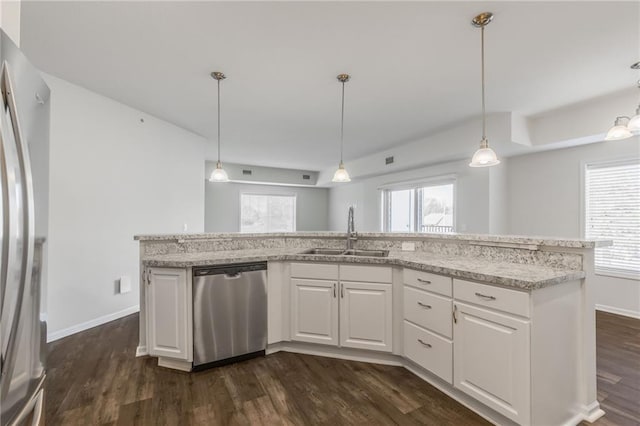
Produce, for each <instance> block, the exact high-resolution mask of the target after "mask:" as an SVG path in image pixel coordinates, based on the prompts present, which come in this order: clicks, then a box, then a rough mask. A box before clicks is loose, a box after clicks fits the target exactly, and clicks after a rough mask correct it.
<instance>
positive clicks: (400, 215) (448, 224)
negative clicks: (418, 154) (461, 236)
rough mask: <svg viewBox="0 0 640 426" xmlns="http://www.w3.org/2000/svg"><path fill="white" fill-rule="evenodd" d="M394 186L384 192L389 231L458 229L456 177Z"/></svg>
mask: <svg viewBox="0 0 640 426" xmlns="http://www.w3.org/2000/svg"><path fill="white" fill-rule="evenodd" d="M431 182H432V183H425V182H422V183H416V184H403V185H394V186H391V187H388V188H384V189H383V192H382V204H383V230H384V231H385V232H454V231H455V214H454V200H455V196H454V193H455V178H440V179H437V180H434V181H431Z"/></svg>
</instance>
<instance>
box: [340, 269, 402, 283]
mask: <svg viewBox="0 0 640 426" xmlns="http://www.w3.org/2000/svg"><path fill="white" fill-rule="evenodd" d="M340 280H341V281H361V282H369V283H391V282H392V281H393V278H392V273H391V268H390V267H388V266H362V265H340Z"/></svg>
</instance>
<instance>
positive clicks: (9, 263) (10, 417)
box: [0, 31, 49, 426]
mask: <svg viewBox="0 0 640 426" xmlns="http://www.w3.org/2000/svg"><path fill="white" fill-rule="evenodd" d="M0 67H1V70H0V89H1V92H2V102H1V107H2V108H1V110H2V111H1V113H0V145H1V149H0V178H1V181H2V182H1V186H2V195H1V197H0V207H1V209H2V223H1V224H0V238H1V239H0V245H1V246H2V255H1V258H0V262H1V268H0V284H1V289H0V309H1V311H0V316H1V324H0V347H1V351H2V359H1V362H2V364H1V376H0V397H1V398H0V424H1V425H2V426H4V425H26V424H39V423H42V418H41V417H42V406H43V395H44V382H45V352H46V340H45V339H46V322H45V321H44V318H43V317H44V315H43V314H42V312H44V309H41V305H42V306H44V303H42V297H41V295H42V294H43V293H42V284H43V283H42V282H41V277H42V276H43V273H42V272H43V268H44V267H46V263H45V262H46V251H45V250H46V235H47V221H48V220H47V217H48V204H49V200H48V175H49V166H48V164H49V160H48V158H49V88H48V87H47V85H46V84H45V82H44V80H43V79H42V77H41V75H40V73H39V72H38V71H37V70H36V69H35V68H34V67H33V66H32V65H31V64H30V63H29V61H28V60H27V59H26V58H25V56H24V55H23V54H22V52H21V51H20V50H19V49H18V48H17V46H16V45H15V44H14V43H13V42H12V41H11V39H10V38H9V37H8V36H7V35H6V34H5V33H4V32H1V31H0Z"/></svg>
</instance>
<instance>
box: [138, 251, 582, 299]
mask: <svg viewBox="0 0 640 426" xmlns="http://www.w3.org/2000/svg"><path fill="white" fill-rule="evenodd" d="M250 252H251V251H248V252H246V251H243V250H238V251H237V252H236V253H233V252H212V253H198V254H196V255H194V254H193V253H190V254H187V253H185V254H172V255H159V256H153V257H150V258H147V259H143V260H142V263H143V265H145V266H147V267H172V268H190V267H198V266H211V265H220V264H232V263H248V262H264V261H303V262H325V263H327V262H329V263H357V264H368V265H388V266H400V267H407V268H411V269H416V270H420V271H425V272H431V273H435V274H440V275H447V276H450V277H453V278H460V279H466V280H473V281H480V282H483V283H487V284H491V285H497V286H502V287H508V288H515V289H519V290H525V291H531V290H537V289H541V288H545V287H548V286H551V285H556V284H561V283H564V282H569V281H575V280H579V279H582V278H584V277H585V273H584V271H580V270H559V269H551V268H548V267H541V266H534V265H518V264H511V263H496V262H487V261H481V260H474V259H471V260H470V259H451V265H449V266H447V265H446V263H448V260H447V259H443V258H439V259H437V260H436V261H433V260H432V261H431V262H429V259H415V258H408V259H407V258H402V254H399V253H393V254H390V256H389V257H383V258H379V257H366V256H344V255H310V254H302V253H295V252H294V253H291V252H289V253H284V252H278V251H277V250H275V251H274V252H273V253H250ZM414 255H415V254H414ZM408 256H411V254H409V255H408ZM460 264H466V267H465V268H464V269H460V268H459V267H458V268H457V267H456V265H460ZM494 267H495V269H496V270H500V269H501V268H502V270H504V269H505V268H506V269H511V268H513V269H516V270H519V273H520V274H521V275H530V276H529V277H524V276H523V277H522V278H519V277H515V276H514V275H518V273H517V272H516V273H514V272H511V273H509V274H499V273H492V272H487V271H485V272H482V271H473V270H471V269H483V268H484V269H488V270H489V271H491V269H492V268H494Z"/></svg>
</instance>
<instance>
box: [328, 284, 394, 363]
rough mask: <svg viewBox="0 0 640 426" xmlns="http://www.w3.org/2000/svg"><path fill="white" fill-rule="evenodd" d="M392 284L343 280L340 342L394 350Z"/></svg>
mask: <svg viewBox="0 0 640 426" xmlns="http://www.w3.org/2000/svg"><path fill="white" fill-rule="evenodd" d="M391 302H392V300H391V284H377V283H360V282H358V283H356V282H350V281H342V282H340V344H341V345H342V346H345V347H348V348H359V349H373V350H376V351H383V352H391V349H392V339H391V337H392V336H391V329H392V325H393V324H392V322H393V316H392V314H391V309H392V303H391Z"/></svg>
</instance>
